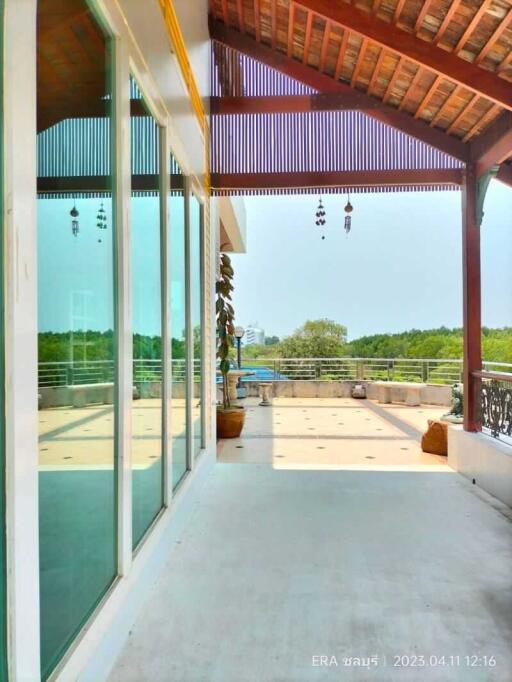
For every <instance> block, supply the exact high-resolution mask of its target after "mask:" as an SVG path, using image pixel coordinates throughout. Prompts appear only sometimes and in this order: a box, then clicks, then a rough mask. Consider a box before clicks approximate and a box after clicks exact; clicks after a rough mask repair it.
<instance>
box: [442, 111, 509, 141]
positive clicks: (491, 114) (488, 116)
mask: <svg viewBox="0 0 512 682" xmlns="http://www.w3.org/2000/svg"><path fill="white" fill-rule="evenodd" d="M498 111H499V107H498V106H497V105H496V104H493V105H492V106H491V107H490V108H489V109H488V110H487V111H486V113H485V114H484V115H483V116H481V117H480V118H479V119H478V121H477V122H476V123H475V125H474V126H472V127H471V128H470V129H469V130H468V132H467V133H466V134H465V135H464V137H463V138H462V141H463V142H467V141H468V140H470V139H471V138H472V137H473V136H474V135H476V133H477V132H478V131H479V130H482V129H483V128H485V126H486V125H487V124H488V123H489V121H492V119H493V118H495V116H496V114H497V113H498ZM452 125H453V124H452ZM450 127H451V126H450Z"/></svg>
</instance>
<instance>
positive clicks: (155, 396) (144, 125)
mask: <svg viewBox="0 0 512 682" xmlns="http://www.w3.org/2000/svg"><path fill="white" fill-rule="evenodd" d="M131 90H132V97H133V96H134V95H135V96H136V97H138V98H139V99H140V101H141V104H142V111H139V112H137V113H136V114H134V115H132V118H131V162H132V200H131V229H132V235H131V237H132V239H131V276H132V316H133V383H134V395H133V410H132V417H133V421H132V472H133V478H132V496H133V497H132V510H133V546H134V547H136V545H138V543H139V542H140V540H141V538H142V537H143V535H144V534H145V532H146V531H147V529H148V528H149V526H150V525H151V523H152V522H153V521H154V519H155V517H156V516H157V515H158V513H159V511H160V510H161V509H162V506H163V457H162V443H163V441H162V424H163V417H162V386H163V383H162V273H161V216H160V211H161V208H160V184H159V183H160V180H159V173H160V129H159V127H158V125H157V124H156V122H155V121H154V119H153V118H152V117H151V116H150V114H149V113H148V112H147V110H146V108H145V105H144V100H143V99H142V96H141V95H140V92H139V91H138V88H137V86H136V85H135V83H134V81H133V79H132V80H131Z"/></svg>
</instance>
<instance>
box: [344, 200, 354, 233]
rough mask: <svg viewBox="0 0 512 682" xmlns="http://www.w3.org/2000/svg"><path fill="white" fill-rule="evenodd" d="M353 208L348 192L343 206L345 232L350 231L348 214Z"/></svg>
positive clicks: (350, 222)
mask: <svg viewBox="0 0 512 682" xmlns="http://www.w3.org/2000/svg"><path fill="white" fill-rule="evenodd" d="M353 210H354V207H353V206H352V204H351V203H350V194H347V204H346V206H345V225H344V227H345V232H346V233H347V236H348V233H349V232H350V230H351V228H352V216H351V215H350V214H351V213H352V211H353Z"/></svg>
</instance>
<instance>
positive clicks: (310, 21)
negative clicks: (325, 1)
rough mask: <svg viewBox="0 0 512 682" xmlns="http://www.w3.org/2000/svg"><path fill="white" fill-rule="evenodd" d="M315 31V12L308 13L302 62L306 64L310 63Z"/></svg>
mask: <svg viewBox="0 0 512 682" xmlns="http://www.w3.org/2000/svg"><path fill="white" fill-rule="evenodd" d="M312 30H313V12H308V18H307V20H306V33H305V36H304V54H303V56H302V61H303V62H304V64H307V63H308V58H309V49H310V47H311V31H312Z"/></svg>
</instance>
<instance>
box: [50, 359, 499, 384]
mask: <svg viewBox="0 0 512 682" xmlns="http://www.w3.org/2000/svg"><path fill="white" fill-rule="evenodd" d="M242 364H243V367H244V369H247V370H249V371H251V370H252V371H253V372H254V373H255V374H254V376H248V377H247V379H248V380H251V379H253V380H254V379H255V380H267V381H278V380H302V381H320V380H326V381H328V380H348V379H352V380H361V381H362V380H367V381H376V380H387V381H418V382H423V383H429V384H441V385H451V384H454V383H457V382H461V381H462V360H451V359H409V358H260V359H257V360H252V359H245V360H244V361H243V363H242ZM483 370H484V371H487V372H502V373H506V374H512V363H504V362H484V363H483ZM114 371H115V368H114V363H113V362H112V361H110V360H97V361H78V362H77V361H75V362H71V361H70V362H40V363H39V386H40V387H58V386H74V385H79V384H94V383H104V382H111V381H113V380H114ZM171 372H172V378H173V379H174V380H175V381H185V379H186V361H185V360H172V363H171ZM200 375H201V362H200V360H195V361H194V379H196V380H197V379H198V378H199V377H200ZM133 377H134V382H135V383H139V382H145V381H161V378H162V361H161V360H134V361H133Z"/></svg>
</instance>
